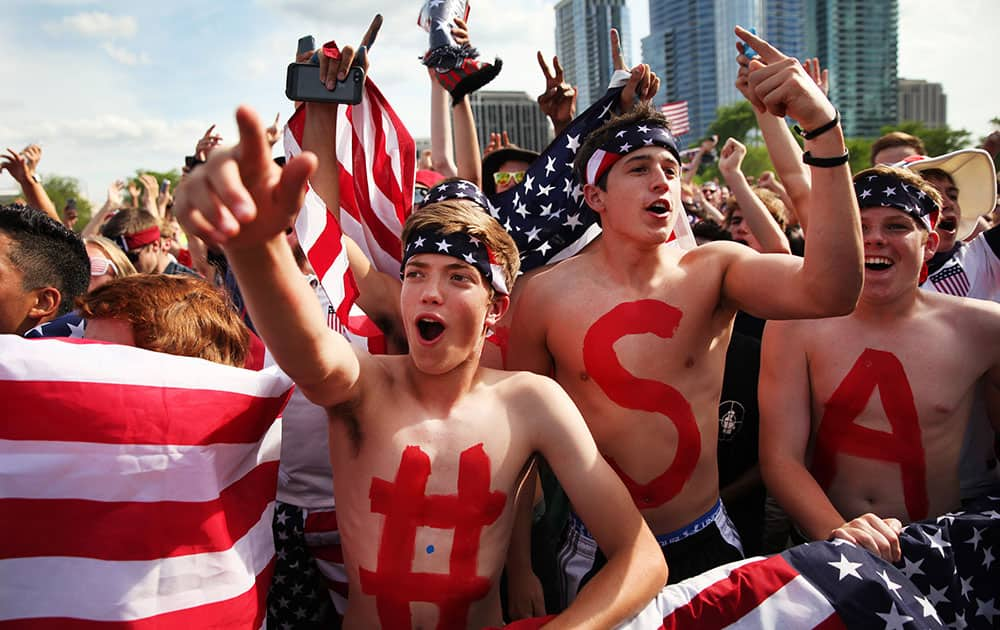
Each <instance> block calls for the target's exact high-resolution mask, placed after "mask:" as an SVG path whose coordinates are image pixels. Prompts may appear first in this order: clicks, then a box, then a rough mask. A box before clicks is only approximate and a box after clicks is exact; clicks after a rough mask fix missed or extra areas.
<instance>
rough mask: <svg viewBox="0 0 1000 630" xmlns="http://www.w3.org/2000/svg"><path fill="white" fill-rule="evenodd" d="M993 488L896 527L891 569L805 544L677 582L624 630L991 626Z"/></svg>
mask: <svg viewBox="0 0 1000 630" xmlns="http://www.w3.org/2000/svg"><path fill="white" fill-rule="evenodd" d="M998 509H1000V487H997V488H994V496H990V497H985V498H983V499H982V500H980V501H977V502H976V503H974V504H972V505H970V506H968V509H967V510H965V511H962V512H954V513H949V514H946V515H944V516H941V517H938V518H937V519H932V520H929V521H924V522H920V523H912V524H910V525H908V526H906V527H905V528H903V533H902V534H901V535H900V545H901V547H902V551H903V559H902V560H901V561H900V562H899V563H898V564H897V565H896V566H893V565H891V564H889V563H887V562H884V561H883V560H881V559H879V558H877V557H875V556H873V555H872V554H870V553H868V552H867V551H865V550H863V549H861V548H860V547H855V546H854V545H852V544H850V543H847V542H844V541H834V542H813V543H808V544H805V545H799V546H797V547H793V548H791V549H789V550H787V551H785V552H783V553H781V554H779V555H776V556H772V557H770V558H751V559H748V560H743V561H741V562H736V563H732V564H729V565H726V566H724V567H719V568H717V569H713V570H711V571H707V572H705V573H703V574H701V575H699V576H697V577H694V578H691V579H689V580H685V581H683V582H681V583H680V584H677V585H672V586H668V587H666V588H664V589H663V591H661V592H660V595H659V597H657V599H656V600H654V601H653V602H652V603H651V604H650V605H649V606H647V607H646V609H645V610H643V611H642V612H641V613H640V614H639V615H637V616H636V617H635V618H633V619H632V620H631V621H630V622H628V623H626V624H624V625H623V626H621V627H622V628H627V629H629V630H641V629H651V630H652V629H659V628H663V629H665V630H670V629H672V628H688V627H697V628H699V629H700V630H701V629H712V628H724V627H725V628H734V629H735V628H774V627H783V628H823V629H829V628H877V629H879V630H881V629H883V628H884V629H886V630H888V629H891V628H897V629H899V630H904V629H905V630H910V629H913V628H943V627H952V628H996V627H998V624H1000V610H998V606H1000V587H998V585H1000V561H997V560H996V559H995V557H994V553H995V552H994V551H993V549H995V548H996V546H997V544H998V543H1000V513H998V512H997V510H998Z"/></svg>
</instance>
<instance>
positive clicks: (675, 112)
mask: <svg viewBox="0 0 1000 630" xmlns="http://www.w3.org/2000/svg"><path fill="white" fill-rule="evenodd" d="M660 111H661V112H663V115H664V116H666V117H667V120H668V121H670V132H671V133H673V134H674V135H675V136H683V135H684V134H686V133H687V132H689V131H691V123H690V121H689V120H688V102H687V101H674V102H673V103H664V104H663V105H661V106H660Z"/></svg>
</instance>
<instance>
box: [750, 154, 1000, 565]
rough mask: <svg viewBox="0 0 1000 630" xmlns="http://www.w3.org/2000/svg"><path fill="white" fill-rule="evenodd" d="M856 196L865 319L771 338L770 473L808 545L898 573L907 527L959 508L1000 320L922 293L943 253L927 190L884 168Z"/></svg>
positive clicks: (800, 327)
mask: <svg viewBox="0 0 1000 630" xmlns="http://www.w3.org/2000/svg"><path fill="white" fill-rule="evenodd" d="M855 190H856V191H857V195H858V202H859V204H860V205H861V207H862V210H861V226H862V235H863V239H864V247H865V282H864V288H863V290H862V293H861V300H860V302H859V303H858V307H857V309H856V310H855V311H854V312H853V313H852V314H850V315H848V316H845V317H837V318H831V319H824V320H816V321H799V322H775V323H769V324H768V326H767V329H766V330H765V333H764V342H763V350H762V356H761V364H762V365H761V378H760V389H759V394H760V411H761V441H760V461H761V472H762V473H763V475H764V481H765V483H766V484H767V487H768V490H769V491H770V492H771V493H772V494H773V495H774V497H775V498H776V499H777V500H778V502H779V503H780V504H781V505H782V507H783V508H784V509H785V510H786V511H787V512H788V514H789V516H791V517H792V519H793V520H794V521H795V522H796V523H797V525H798V527H799V531H800V533H802V534H804V535H805V536H806V537H808V538H809V539H813V540H824V539H826V538H829V537H830V536H834V537H837V538H843V539H845V540H849V541H851V542H856V543H858V544H861V545H863V546H864V547H866V548H867V549H869V550H870V551H872V552H873V553H877V554H879V555H881V556H882V557H884V558H886V559H890V560H898V559H899V541H898V537H897V533H898V531H899V529H900V522H902V523H907V522H910V521H916V520H921V519H925V518H928V517H933V516H936V515H940V514H943V513H945V512H948V511H949V510H953V509H956V508H958V507H959V482H958V464H959V461H958V460H959V452H960V450H961V446H962V438H963V435H964V434H965V427H966V423H967V422H968V419H969V411H970V406H971V403H972V394H973V390H974V386H975V384H976V382H977V381H979V380H980V378H981V377H983V375H984V374H985V375H986V380H985V382H984V385H985V388H986V390H987V391H988V392H990V393H989V394H988V397H989V396H990V395H992V396H994V397H996V396H997V395H998V394H1000V344H997V343H996V342H995V341H996V340H997V339H1000V306H998V305H997V304H994V303H992V302H987V301H983V300H970V299H964V298H957V297H953V296H950V295H943V294H937V293H932V292H928V291H921V290H919V289H918V284H919V280H921V279H922V277H921V276H922V273H926V271H925V264H926V262H927V261H928V260H930V258H931V256H932V255H933V254H934V249H935V247H936V246H937V244H938V235H937V234H936V233H935V232H934V221H935V220H936V219H937V216H938V214H939V211H940V197H939V195H938V193H937V191H936V190H935V189H934V187H933V186H932V185H931V184H930V183H928V182H926V181H924V180H922V179H921V178H920V177H919V176H918V175H916V174H914V173H912V172H909V171H907V170H903V169H895V168H891V167H885V166H880V167H876V168H874V169H870V170H867V171H863V172H862V173H859V174H858V175H857V176H856V177H855ZM932 217H933V218H932ZM810 246H812V241H810ZM922 270H924V271H923V272H922ZM876 391H877V392H878V394H877V395H876ZM998 420H1000V419H998V418H993V424H994V427H996V426H997V425H998V424H1000V422H998Z"/></svg>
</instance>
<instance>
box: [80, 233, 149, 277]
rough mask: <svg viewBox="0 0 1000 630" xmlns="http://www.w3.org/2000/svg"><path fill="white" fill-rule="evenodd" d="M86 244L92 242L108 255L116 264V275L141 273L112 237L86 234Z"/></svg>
mask: <svg viewBox="0 0 1000 630" xmlns="http://www.w3.org/2000/svg"><path fill="white" fill-rule="evenodd" d="M83 242H84V244H90V245H93V246H94V247H97V248H98V249H100V250H101V251H102V252H104V255H105V256H107V258H108V260H110V261H111V262H113V263H114V264H115V269H116V271H115V277H116V278H124V277H125V276H131V275H135V274H137V273H139V272H138V271H136V269H135V266H134V265H133V264H132V261H131V260H129V259H128V256H126V255H125V252H123V251H122V248H121V247H118V246H117V245H115V244H114V242H112V241H111V239H109V238H106V237H104V236H85V237H83Z"/></svg>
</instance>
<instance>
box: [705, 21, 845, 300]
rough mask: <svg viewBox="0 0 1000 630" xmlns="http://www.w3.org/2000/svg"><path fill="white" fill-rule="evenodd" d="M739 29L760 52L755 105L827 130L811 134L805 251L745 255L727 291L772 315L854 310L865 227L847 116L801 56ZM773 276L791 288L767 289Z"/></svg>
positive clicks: (753, 73) (752, 70) (753, 71)
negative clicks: (839, 119) (843, 118)
mask: <svg viewBox="0 0 1000 630" xmlns="http://www.w3.org/2000/svg"><path fill="white" fill-rule="evenodd" d="M736 33H737V35H738V36H739V37H740V38H741V39H743V41H744V42H746V43H748V44H750V45H751V46H753V48H754V49H755V50H756V51H757V52H758V53H760V56H759V57H757V58H755V59H754V60H753V61H751V62H750V64H749V66H748V69H749V75H748V77H747V79H748V81H749V86H750V89H749V94H750V96H751V97H752V98H751V102H752V104H753V105H754V107H756V108H757V109H758V110H761V111H768V112H770V113H772V114H774V115H776V116H785V115H788V116H791V117H793V118H795V119H796V120H798V121H799V125H800V126H802V127H803V128H804V129H807V130H811V131H816V130H821V129H824V130H823V131H822V132H821V133H818V134H816V135H814V137H813V138H812V139H811V140H807V141H806V154H805V155H804V156H803V159H804V160H808V161H809V162H811V164H810V165H809V169H810V175H811V179H812V187H811V190H810V195H809V208H810V222H809V226H808V229H807V231H806V240H807V242H808V243H809V247H808V248H807V251H806V256H805V258H804V259H803V260H801V261H800V260H799V259H796V258H791V257H784V256H769V255H764V256H749V255H738V256H736V257H735V260H734V261H733V263H732V264H730V265H729V266H728V267H727V270H726V276H725V280H724V284H723V293H724V298H725V299H726V300H729V301H730V302H731V303H732V304H733V305H734V306H736V307H737V308H741V309H743V310H746V311H748V312H750V313H752V314H754V315H757V316H758V317H763V318H766V319H792V318H813V317H829V316H833V315H843V314H846V313H849V312H851V311H852V310H853V309H854V306H855V305H856V303H857V300H858V296H859V294H860V292H861V282H862V278H863V268H862V263H863V259H862V246H861V227H860V216H859V215H860V213H859V212H858V204H857V200H856V199H855V197H854V187H853V184H852V181H851V172H850V166H849V165H848V163H847V149H846V147H845V144H844V135H843V132H842V130H841V128H840V125H839V124H833V125H832V126H830V123H831V121H833V120H834V117H835V116H836V109H835V108H834V106H833V104H832V103H830V101H829V100H827V98H826V96H824V95H823V92H822V91H821V90H820V88H819V86H817V85H816V84H815V83H814V82H813V80H812V79H811V78H810V77H809V76H808V75H807V74H806V72H805V70H804V69H803V68H802V66H801V65H800V64H799V63H798V62H797V61H796V60H795V59H793V58H791V57H788V56H786V55H783V54H782V53H781V52H780V51H778V50H777V49H775V48H774V47H772V46H771V45H770V44H768V43H767V42H766V41H764V40H762V39H760V38H758V37H756V36H755V35H752V34H751V33H749V32H747V31H745V30H743V29H742V28H737V29H736ZM807 156H808V157H807ZM770 283H778V284H779V285H780V286H782V287H783V289H784V290H782V291H773V292H761V291H759V287H761V286H766V285H768V284H770Z"/></svg>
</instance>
